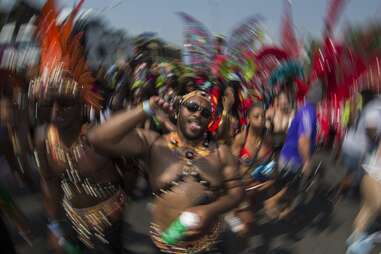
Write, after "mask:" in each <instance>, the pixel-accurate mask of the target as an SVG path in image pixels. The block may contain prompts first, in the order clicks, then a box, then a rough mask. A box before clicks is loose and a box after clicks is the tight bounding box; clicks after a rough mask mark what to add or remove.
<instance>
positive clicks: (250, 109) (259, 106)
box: [247, 101, 265, 116]
mask: <svg viewBox="0 0 381 254" xmlns="http://www.w3.org/2000/svg"><path fill="white" fill-rule="evenodd" d="M255 108H261V109H263V110H265V105H264V104H263V103H262V102H260V101H256V102H254V103H253V104H252V105H251V106H250V108H249V109H248V110H247V116H249V115H250V113H251V111H252V110H253V109H255Z"/></svg>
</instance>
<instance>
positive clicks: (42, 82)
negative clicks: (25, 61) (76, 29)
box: [29, 0, 101, 109]
mask: <svg viewBox="0 0 381 254" xmlns="http://www.w3.org/2000/svg"><path fill="white" fill-rule="evenodd" d="M83 2H84V0H80V1H79V3H78V4H77V5H76V6H75V8H74V9H73V11H72V12H71V13H70V15H69V16H68V18H67V19H66V20H65V21H64V22H63V23H62V25H61V26H59V25H58V24H57V17H58V12H57V9H56V6H55V1H54V0H48V1H47V2H46V3H45V5H44V7H43V8H42V12H41V13H42V14H41V17H40V20H39V24H38V34H37V36H38V38H39V40H40V47H41V62H40V76H39V77H38V78H37V79H35V80H33V81H31V86H30V91H29V92H30V95H31V96H32V97H34V98H36V99H42V98H44V97H45V98H46V97H47V96H49V95H50V94H51V93H55V94H58V95H62V96H71V97H77V96H78V97H80V98H82V99H83V100H84V102H86V103H87V104H89V105H90V106H93V107H94V108H96V109H99V108H100V107H101V104H100V102H101V96H100V95H99V94H97V93H96V92H95V91H94V90H93V84H94V81H95V79H94V78H93V76H92V74H91V72H90V70H89V68H88V66H87V63H86V60H85V58H84V57H83V50H82V46H81V44H80V39H81V34H76V35H73V34H72V31H73V23H74V18H75V16H76V15H77V13H78V11H79V9H80V7H81V5H82V4H83Z"/></svg>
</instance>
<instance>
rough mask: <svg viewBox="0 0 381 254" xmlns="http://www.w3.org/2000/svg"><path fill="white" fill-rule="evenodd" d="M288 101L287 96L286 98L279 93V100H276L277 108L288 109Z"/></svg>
mask: <svg viewBox="0 0 381 254" xmlns="http://www.w3.org/2000/svg"><path fill="white" fill-rule="evenodd" d="M289 105H290V104H289V101H288V98H287V96H286V94H284V93H281V94H280V95H279V98H278V106H279V108H280V109H281V110H285V111H286V110H288V108H289Z"/></svg>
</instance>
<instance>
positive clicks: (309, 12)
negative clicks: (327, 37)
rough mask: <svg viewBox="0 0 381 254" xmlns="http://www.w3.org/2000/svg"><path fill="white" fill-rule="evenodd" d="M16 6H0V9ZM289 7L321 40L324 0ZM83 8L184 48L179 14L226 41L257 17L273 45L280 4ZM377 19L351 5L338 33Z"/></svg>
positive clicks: (171, 2)
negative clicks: (233, 31) (347, 26)
mask: <svg viewBox="0 0 381 254" xmlns="http://www.w3.org/2000/svg"><path fill="white" fill-rule="evenodd" d="M14 1H15V0H0V2H3V4H4V3H5V2H14ZM30 1H31V2H37V3H39V2H42V1H41V0H30ZM58 2H60V4H61V6H72V5H73V3H74V2H76V1H74V0H58ZM292 3H293V5H292V10H293V18H294V24H295V26H296V31H297V34H298V36H300V37H305V36H308V35H310V34H311V35H313V36H320V34H321V29H322V25H323V17H324V15H325V12H326V6H327V0H293V1H292ZM84 8H92V9H93V10H95V11H100V12H101V13H102V15H103V16H104V17H105V19H106V20H108V22H109V23H110V24H111V25H112V26H114V27H116V28H122V29H124V30H126V31H127V32H128V33H130V34H133V35H137V34H139V33H142V32H145V31H150V32H156V33H158V34H159V36H160V37H162V38H164V39H166V40H167V41H169V42H172V43H175V44H177V45H182V29H183V26H182V23H181V20H180V19H179V18H178V17H177V16H176V15H175V12H178V11H184V12H187V13H189V14H191V15H192V16H194V17H195V18H197V19H198V20H200V21H201V22H202V23H204V24H205V25H206V26H207V27H208V28H209V30H210V31H211V32H213V33H222V34H225V35H227V34H229V33H230V31H231V29H232V28H233V27H234V26H235V25H236V24H237V23H238V22H240V21H241V20H242V19H244V18H245V17H247V16H249V15H251V14H257V13H258V14H261V15H262V16H263V17H264V18H265V26H266V29H267V33H268V34H269V35H270V37H271V38H273V39H274V41H277V39H278V37H279V28H280V22H281V17H282V12H283V0H107V1H106V0H87V1H85V4H84ZM105 8H106V9H105ZM380 14H381V1H380V0H350V1H349V4H347V6H346V8H345V11H344V13H343V15H342V16H341V19H340V23H339V27H338V29H337V30H336V31H340V30H341V29H340V28H342V27H343V26H345V24H348V23H363V22H366V21H367V20H370V19H375V18H379V16H380Z"/></svg>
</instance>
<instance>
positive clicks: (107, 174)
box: [29, 1, 135, 253]
mask: <svg viewBox="0 0 381 254" xmlns="http://www.w3.org/2000/svg"><path fill="white" fill-rule="evenodd" d="M78 8H79V6H77V7H76V8H75V9H78ZM42 10H43V11H42V16H41V19H42V20H41V22H40V26H39V30H40V31H41V30H42V31H44V32H43V33H41V37H40V41H41V44H42V45H45V46H46V47H43V48H42V49H41V62H40V75H39V76H38V77H36V78H35V79H34V80H32V81H31V83H30V89H29V96H30V98H31V100H34V101H37V102H38V103H42V104H44V105H45V107H46V108H48V109H49V110H51V112H52V113H51V121H50V122H48V123H46V124H44V125H42V126H39V128H38V129H37V130H36V133H35V142H34V145H35V149H36V163H37V165H38V166H39V172H40V174H41V186H42V192H43V199H44V205H45V208H46V212H47V215H48V220H49V223H48V229H49V231H48V234H49V243H50V247H51V248H52V252H54V253H65V252H70V253H78V251H79V250H80V249H85V250H86V253H122V249H123V246H122V239H121V237H122V234H121V231H122V225H123V221H122V217H123V211H124V204H125V201H126V199H127V194H126V191H125V188H124V178H125V177H126V178H129V175H127V173H126V172H124V171H123V170H124V169H125V168H124V167H118V165H116V164H115V163H114V161H113V160H112V158H110V157H105V156H103V155H100V154H99V153H98V152H97V151H95V150H94V149H93V148H92V147H91V145H90V144H89V143H88V141H87V138H86V133H87V132H88V131H89V129H91V127H92V126H91V125H90V124H86V123H85V121H84V105H85V104H87V105H88V106H92V107H94V108H100V105H101V98H100V96H99V95H98V94H97V93H96V92H95V91H94V90H93V89H94V86H93V84H94V79H93V76H92V74H91V73H90V71H89V69H88V67H87V65H86V61H85V59H84V58H83V55H82V54H81V53H82V48H81V45H80V44H79V41H78V40H76V39H75V38H74V36H75V35H72V34H70V33H67V32H68V31H71V29H72V28H71V23H70V22H69V23H64V24H62V25H61V26H60V27H58V25H57V24H56V23H55V19H54V17H53V18H52V16H51V15H53V14H54V13H56V9H55V6H54V1H48V2H47V3H46V5H45V6H44V7H43V9H42ZM52 13H53V14H52ZM71 15H75V12H73V13H72V14H71ZM52 20H53V22H51V21H52ZM69 20H70V19H69ZM51 29H52V30H54V31H56V32H54V33H53V32H52V31H51ZM64 31H65V32H64ZM57 42H59V43H58V44H57ZM53 45H54V49H56V50H54V51H52V50H50V49H51V47H52V46H53ZM129 166H131V167H133V165H129ZM134 170H135V168H134V169H131V170H129V171H128V174H131V173H132V172H134ZM125 173H126V174H125ZM132 177H133V176H132ZM68 222H69V223H68ZM68 249H69V250H68Z"/></svg>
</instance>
